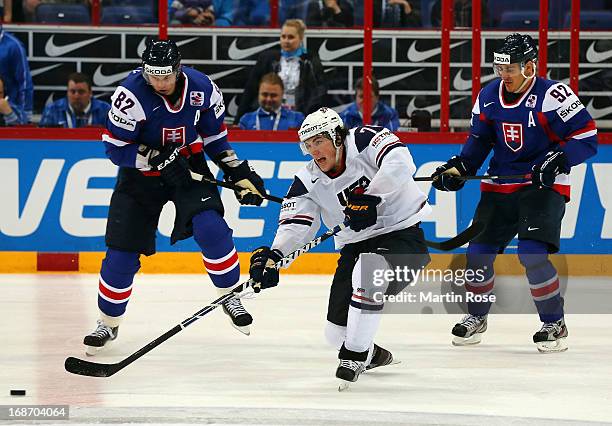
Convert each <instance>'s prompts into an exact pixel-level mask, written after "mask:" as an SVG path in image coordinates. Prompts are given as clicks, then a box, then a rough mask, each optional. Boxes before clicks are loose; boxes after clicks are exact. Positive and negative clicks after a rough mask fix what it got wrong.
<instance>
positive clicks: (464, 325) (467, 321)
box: [451, 314, 487, 346]
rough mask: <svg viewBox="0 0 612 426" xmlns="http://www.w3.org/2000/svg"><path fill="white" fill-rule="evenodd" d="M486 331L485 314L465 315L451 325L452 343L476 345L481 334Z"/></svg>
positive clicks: (456, 344)
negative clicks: (480, 315)
mask: <svg viewBox="0 0 612 426" xmlns="http://www.w3.org/2000/svg"><path fill="white" fill-rule="evenodd" d="M485 331H487V316H486V315H484V316H482V317H479V316H476V315H470V314H468V315H465V316H464V317H463V318H462V319H461V321H459V322H458V323H457V324H455V326H454V327H453V331H451V333H452V334H453V336H455V337H453V345H454V346H467V345H476V344H478V343H480V341H481V340H482V334H483V333H484V332H485Z"/></svg>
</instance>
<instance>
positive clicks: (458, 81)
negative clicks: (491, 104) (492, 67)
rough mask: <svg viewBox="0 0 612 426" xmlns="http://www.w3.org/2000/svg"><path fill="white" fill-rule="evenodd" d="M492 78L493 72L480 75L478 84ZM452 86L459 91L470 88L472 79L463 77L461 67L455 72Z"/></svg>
mask: <svg viewBox="0 0 612 426" xmlns="http://www.w3.org/2000/svg"><path fill="white" fill-rule="evenodd" d="M494 78H495V74H489V75H482V76H480V84H483V83H486V82H487V81H489V80H493V79H494ZM453 87H454V88H455V90H459V91H465V90H470V89H471V88H472V79H471V78H470V79H465V78H463V69H460V70H459V71H458V72H457V74H455V78H454V79H453Z"/></svg>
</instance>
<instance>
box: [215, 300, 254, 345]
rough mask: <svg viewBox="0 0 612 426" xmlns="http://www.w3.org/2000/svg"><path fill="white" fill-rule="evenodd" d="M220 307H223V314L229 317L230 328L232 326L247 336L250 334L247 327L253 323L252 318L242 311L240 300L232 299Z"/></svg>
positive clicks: (244, 310)
mask: <svg viewBox="0 0 612 426" xmlns="http://www.w3.org/2000/svg"><path fill="white" fill-rule="evenodd" d="M221 306H223V312H225V313H226V314H227V315H228V316H229V317H230V321H231V323H232V326H234V328H235V329H236V330H238V331H240V332H241V333H243V334H246V335H247V336H248V335H249V334H251V330H250V328H249V325H251V324H252V323H253V317H252V316H251V314H249V313H248V312H247V311H246V309H244V306H242V302H241V301H240V299H238V298H237V297H233V298H231V299H230V300H228V301H226V302H225V303H223V304H222V305H221Z"/></svg>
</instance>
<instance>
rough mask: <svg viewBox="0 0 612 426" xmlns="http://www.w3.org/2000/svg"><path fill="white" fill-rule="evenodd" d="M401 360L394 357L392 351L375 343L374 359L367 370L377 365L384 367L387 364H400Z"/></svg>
mask: <svg viewBox="0 0 612 426" xmlns="http://www.w3.org/2000/svg"><path fill="white" fill-rule="evenodd" d="M399 363H400V361H398V360H396V359H394V358H393V355H392V354H391V352H389V351H388V350H386V349H385V348H381V347H380V346H378V345H377V344H376V343H375V344H374V354H373V355H372V360H371V361H370V363H369V364H368V365H367V366H366V368H365V369H366V370H372V369H373V368H377V367H384V366H385V365H393V364H399Z"/></svg>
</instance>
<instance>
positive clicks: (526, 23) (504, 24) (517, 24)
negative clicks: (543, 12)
mask: <svg viewBox="0 0 612 426" xmlns="http://www.w3.org/2000/svg"><path fill="white" fill-rule="evenodd" d="M539 20H540V12H539V11H532V10H526V11H522V10H521V11H519V10H513V11H509V12H503V13H502V15H501V18H500V21H499V24H498V27H499V28H506V29H511V30H535V29H538V25H539Z"/></svg>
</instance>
